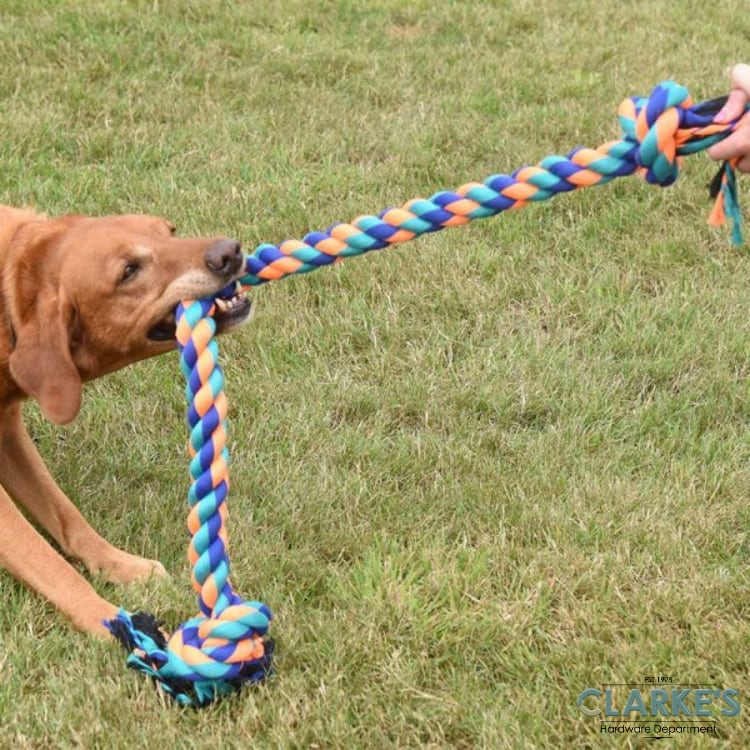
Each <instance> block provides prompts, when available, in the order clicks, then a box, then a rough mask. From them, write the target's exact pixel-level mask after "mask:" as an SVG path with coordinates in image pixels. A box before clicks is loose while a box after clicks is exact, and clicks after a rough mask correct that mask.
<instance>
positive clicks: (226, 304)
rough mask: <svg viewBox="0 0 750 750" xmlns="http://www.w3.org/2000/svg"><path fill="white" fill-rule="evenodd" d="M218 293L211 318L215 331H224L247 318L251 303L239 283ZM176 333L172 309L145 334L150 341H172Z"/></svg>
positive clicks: (175, 322)
mask: <svg viewBox="0 0 750 750" xmlns="http://www.w3.org/2000/svg"><path fill="white" fill-rule="evenodd" d="M220 294H221V296H219V297H216V300H215V303H216V309H215V310H214V314H213V318H214V320H215V321H216V332H217V333H224V332H225V331H228V330H229V329H230V328H234V327H235V326H238V325H240V324H241V323H244V322H245V321H246V320H247V318H248V317H249V315H250V311H251V310H252V306H253V303H252V301H251V300H250V298H249V297H248V296H247V295H246V294H245V293H244V292H243V291H242V289H241V287H240V285H239V284H236V285H231V286H230V287H227V288H226V289H224V290H223V291H222V292H221V293H220ZM176 333H177V321H176V319H175V312H174V310H171V311H170V312H169V313H168V314H167V315H165V316H164V317H163V318H162V319H161V320H160V321H159V322H158V323H156V325H154V326H152V327H151V328H150V329H149V331H148V333H147V334H146V336H147V338H148V339H149V340H150V341H157V342H162V341H174V339H175V336H176Z"/></svg>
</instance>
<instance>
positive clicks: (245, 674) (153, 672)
mask: <svg viewBox="0 0 750 750" xmlns="http://www.w3.org/2000/svg"><path fill="white" fill-rule="evenodd" d="M104 626H105V627H106V628H107V629H108V630H109V632H110V633H112V635H113V636H114V638H115V639H116V640H117V641H119V643H120V644H121V645H122V646H123V648H124V649H125V650H126V651H127V652H128V658H127V665H128V667H130V668H131V669H135V670H137V671H139V672H143V673H144V674H147V675H148V676H149V677H151V678H152V679H153V680H154V682H155V683H156V684H157V685H158V686H159V687H160V688H161V690H162V691H163V692H164V693H166V694H167V695H169V696H170V697H171V698H172V699H174V701H175V702H176V703H177V704H178V705H180V706H191V707H194V708H201V707H203V706H207V705H208V704H209V703H212V702H213V701H214V700H216V699H218V698H220V697H222V696H225V695H229V694H230V693H233V692H236V691H237V690H239V689H240V688H241V687H242V686H243V685H244V684H245V683H257V682H262V681H263V680H265V679H266V677H268V676H269V675H270V674H271V672H272V658H273V651H274V642H273V640H271V639H270V638H264V639H263V646H264V650H263V656H262V657H261V658H259V659H254V660H252V661H248V662H246V663H245V664H243V665H242V668H241V669H240V670H239V673H238V674H236V675H235V676H234V677H232V678H231V679H221V678H216V679H200V680H191V679H184V678H181V677H180V674H185V673H186V671H187V670H185V666H184V664H182V660H181V659H180V658H179V657H178V656H177V655H176V654H173V653H172V652H170V651H169V648H168V644H167V639H166V636H165V635H164V633H163V631H162V630H161V629H160V626H161V622H160V621H159V620H157V619H156V617H154V616H153V615H151V614H149V613H147V612H136V613H134V614H130V613H129V612H126V611H125V610H124V609H121V610H120V611H119V612H118V613H117V616H116V617H115V618H114V619H112V620H105V621H104Z"/></svg>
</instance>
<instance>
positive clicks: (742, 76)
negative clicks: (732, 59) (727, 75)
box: [731, 63, 750, 96]
mask: <svg viewBox="0 0 750 750" xmlns="http://www.w3.org/2000/svg"><path fill="white" fill-rule="evenodd" d="M731 78H732V88H733V89H740V90H741V91H744V92H745V94H746V95H747V96H750V65H745V64H744V63H739V64H738V65H735V66H734V67H733V68H732V72H731Z"/></svg>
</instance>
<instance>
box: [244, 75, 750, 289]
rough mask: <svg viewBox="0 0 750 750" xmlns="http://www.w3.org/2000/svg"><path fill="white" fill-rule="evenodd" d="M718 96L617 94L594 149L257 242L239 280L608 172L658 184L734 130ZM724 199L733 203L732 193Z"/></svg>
mask: <svg viewBox="0 0 750 750" xmlns="http://www.w3.org/2000/svg"><path fill="white" fill-rule="evenodd" d="M723 102H724V100H723V99H715V100H712V101H709V102H703V103H702V104H699V105H693V102H692V99H691V98H690V96H689V94H688V91H687V89H686V88H685V87H684V86H680V85H679V84H677V83H674V82H672V81H665V82H663V83H660V84H659V85H657V86H656V87H655V88H654V90H653V91H652V92H651V95H650V96H649V97H648V98H643V97H632V98H629V99H625V101H623V103H622V104H621V105H620V108H619V110H618V117H619V121H620V126H621V127H622V131H623V134H622V137H621V139H620V140H617V141H611V142H609V143H605V144H603V145H601V146H599V147H598V148H595V149H592V148H583V147H579V148H575V149H573V150H572V151H571V152H570V153H568V155H567V156H548V157H546V158H545V159H543V160H542V161H541V162H539V164H537V165H536V166H527V167H522V168H520V169H517V170H516V171H515V172H513V173H512V174H510V175H506V174H498V175H492V176H490V177H488V178H487V179H486V180H485V181H484V182H483V183H480V182H468V183H466V184H465V185H461V187H459V188H457V189H456V190H454V191H450V190H444V191H441V192H438V193H435V194H434V195H433V196H432V197H430V198H428V199H422V198H417V199H415V200H411V201H409V202H408V203H406V204H404V205H403V206H402V207H401V208H389V209H386V210H385V211H382V212H381V213H380V214H378V215H377V216H372V215H366V216H360V217H358V218H357V219H354V221H352V222H351V223H339V224H334V225H332V226H331V227H329V228H328V229H326V230H325V231H321V232H310V233H309V234H307V235H305V237H304V238H303V239H302V240H286V241H284V242H282V243H281V244H280V245H271V244H262V245H260V246H259V247H258V248H257V249H256V250H255V251H254V252H253V253H252V254H251V255H249V256H248V257H247V259H246V264H245V268H246V271H247V274H246V275H245V276H244V277H243V278H242V280H241V283H242V284H243V285H244V286H246V287H253V286H258V285H260V284H265V283H266V282H268V281H276V280H277V279H281V278H284V277H285V276H289V275H292V274H300V273H309V272H310V271H314V270H315V269H317V268H321V267H323V266H327V265H330V264H332V263H335V262H337V261H338V260H341V259H343V258H350V257H354V256H358V255H362V254H364V253H367V252H370V251H371V250H381V249H383V248H386V247H391V246H392V245H398V244H401V243H403V242H408V241H409V240H412V239H414V238H415V237H418V236H420V235H422V234H427V233H430V232H436V231H439V230H441V229H445V228H446V227H456V226H462V225H464V224H467V223H468V222H470V221H472V220H474V219H484V218H487V217H488V216H494V215H495V214H498V213H501V212H502V211H507V210H510V209H516V208H522V207H523V206H527V205H528V204H529V203H535V202H538V201H544V200H547V199H548V198H552V197H553V196H555V195H559V194H560V193H568V192H570V191H572V190H578V189H580V188H584V187H591V186H593V185H606V184H607V183H608V182H611V181H612V180H614V179H615V178H616V177H624V176H626V175H630V174H633V173H638V174H641V175H642V176H643V177H644V178H645V179H646V180H647V181H648V182H649V183H652V184H657V185H661V186H663V187H666V186H667V185H671V184H672V183H673V182H674V181H675V180H676V179H677V176H678V174H679V166H680V157H682V156H686V155H688V154H693V153H696V152H697V151H702V150H704V149H706V148H708V147H709V146H711V145H713V144H714V143H717V142H718V141H720V140H722V139H723V138H725V137H727V136H728V135H729V134H730V133H732V132H733V131H734V130H735V129H736V127H737V126H738V124H739V120H735V121H733V122H730V123H727V124H723V123H715V122H714V121H713V120H714V115H715V114H716V113H717V112H718V111H719V109H720V107H721V105H722V104H723ZM745 116H747V115H745ZM728 183H729V179H726V180H725V181H724V182H723V183H722V188H723V190H722V192H721V193H720V195H719V198H720V199H721V201H724V200H725V199H726V197H727V191H728V190H730V189H731V188H730V187H729V186H728ZM727 203H731V205H732V206H733V205H735V204H736V200H735V201H731V200H730V201H727ZM720 208H721V207H720ZM720 208H719V209H717V210H716V211H715V212H714V213H713V214H712V217H713V223H717V222H720V221H722V220H723V217H724V214H723V212H722V211H721V210H720ZM730 216H731V218H732V219H733V220H734V222H735V228H736V232H735V239H737V238H738V237H739V234H738V232H739V213H738V212H733V211H732V212H731V213H730Z"/></svg>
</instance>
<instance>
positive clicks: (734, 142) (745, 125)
mask: <svg viewBox="0 0 750 750" xmlns="http://www.w3.org/2000/svg"><path fill="white" fill-rule="evenodd" d="M731 78H732V90H731V91H730V93H729V97H728V98H727V103H726V104H725V105H724V106H723V107H722V109H721V111H720V112H719V113H718V114H717V115H716V117H715V120H716V122H720V123H727V122H731V121H732V120H737V119H738V118H739V117H741V116H742V115H743V114H744V112H745V109H746V106H747V104H748V102H749V101H750V65H745V64H743V63H740V64H738V65H735V66H734V67H733V68H732V72H731ZM708 155H709V156H710V157H711V158H712V159H716V160H717V161H725V160H727V159H735V158H736V159H738V160H739V161H738V162H737V169H739V170H740V171H741V172H750V117H747V118H745V119H744V120H743V121H741V122H740V123H739V124H738V126H737V129H736V130H735V131H734V133H732V135H730V136H729V137H728V138H725V139H724V140H723V141H720V142H719V143H717V144H716V145H715V146H711V148H710V149H708Z"/></svg>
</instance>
